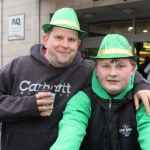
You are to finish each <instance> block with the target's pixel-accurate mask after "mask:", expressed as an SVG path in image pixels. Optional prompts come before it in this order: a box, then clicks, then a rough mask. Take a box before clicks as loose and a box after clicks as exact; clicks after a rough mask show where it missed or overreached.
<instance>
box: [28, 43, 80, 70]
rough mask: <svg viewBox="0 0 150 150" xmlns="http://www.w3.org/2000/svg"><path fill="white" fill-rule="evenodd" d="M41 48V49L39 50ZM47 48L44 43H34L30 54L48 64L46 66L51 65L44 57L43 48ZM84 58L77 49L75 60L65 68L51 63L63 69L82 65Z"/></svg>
mask: <svg viewBox="0 0 150 150" xmlns="http://www.w3.org/2000/svg"><path fill="white" fill-rule="evenodd" d="M39 49H40V51H39ZM44 49H45V47H44V45H43V44H36V45H33V46H32V47H31V49H30V54H31V56H32V57H34V58H35V59H36V60H37V61H39V62H40V63H42V64H44V65H46V66H49V65H50V62H49V61H48V60H47V59H46V58H45V57H44V55H43V50H44ZM82 61H83V59H82V58H81V54H80V52H78V51H77V54H76V56H75V58H74V60H73V61H72V62H71V63H70V64H69V65H68V66H66V67H63V68H57V67H55V66H53V65H51V66H52V67H54V68H57V69H60V70H63V69H65V68H70V67H72V66H74V65H77V64H78V65H80V64H81V63H82Z"/></svg>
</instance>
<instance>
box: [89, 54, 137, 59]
mask: <svg viewBox="0 0 150 150" xmlns="http://www.w3.org/2000/svg"><path fill="white" fill-rule="evenodd" d="M114 58H131V59H133V60H134V61H137V60H138V58H139V56H137V55H133V56H126V55H124V54H118V56H117V55H116V54H111V55H110V54H109V55H108V54H104V55H102V56H90V59H92V60H94V61H96V59H114Z"/></svg>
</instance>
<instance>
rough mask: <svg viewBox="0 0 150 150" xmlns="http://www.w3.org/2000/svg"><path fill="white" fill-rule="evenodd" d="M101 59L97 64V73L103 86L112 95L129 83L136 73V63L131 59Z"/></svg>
mask: <svg viewBox="0 0 150 150" xmlns="http://www.w3.org/2000/svg"><path fill="white" fill-rule="evenodd" d="M112 60H113V59H99V60H98V62H97V66H96V68H95V69H96V75H97V77H98V79H99V82H100V84H101V86H102V87H103V88H104V89H105V90H106V91H107V92H108V93H109V94H111V95H117V94H119V93H120V92H122V91H123V90H124V89H125V88H126V87H127V85H128V83H129V81H130V78H131V76H132V75H133V74H134V69H135V67H136V64H134V65H132V64H131V62H130V59H128V58H126V59H124V58H123V59H115V60H114V61H112Z"/></svg>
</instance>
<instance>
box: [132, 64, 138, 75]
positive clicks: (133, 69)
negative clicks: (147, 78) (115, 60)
mask: <svg viewBox="0 0 150 150" xmlns="http://www.w3.org/2000/svg"><path fill="white" fill-rule="evenodd" d="M136 67H137V65H136V64H135V65H132V76H133V75H134V73H135V71H136V70H135V69H136Z"/></svg>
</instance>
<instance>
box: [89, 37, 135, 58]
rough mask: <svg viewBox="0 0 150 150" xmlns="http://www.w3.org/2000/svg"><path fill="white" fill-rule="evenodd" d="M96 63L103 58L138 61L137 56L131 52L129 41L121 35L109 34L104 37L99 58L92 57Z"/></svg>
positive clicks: (98, 54)
mask: <svg viewBox="0 0 150 150" xmlns="http://www.w3.org/2000/svg"><path fill="white" fill-rule="evenodd" d="M90 58H91V59H93V60H94V61H95V60H96V59H102V58H132V59H133V60H134V61H136V60H137V59H138V56H137V55H133V54H132V52H131V48H130V44H129V43H128V40H127V39H126V38H125V37H124V36H122V35H119V34H108V35H106V36H105V37H104V39H103V41H102V43H101V45H100V47H99V50H98V53H97V56H90Z"/></svg>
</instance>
